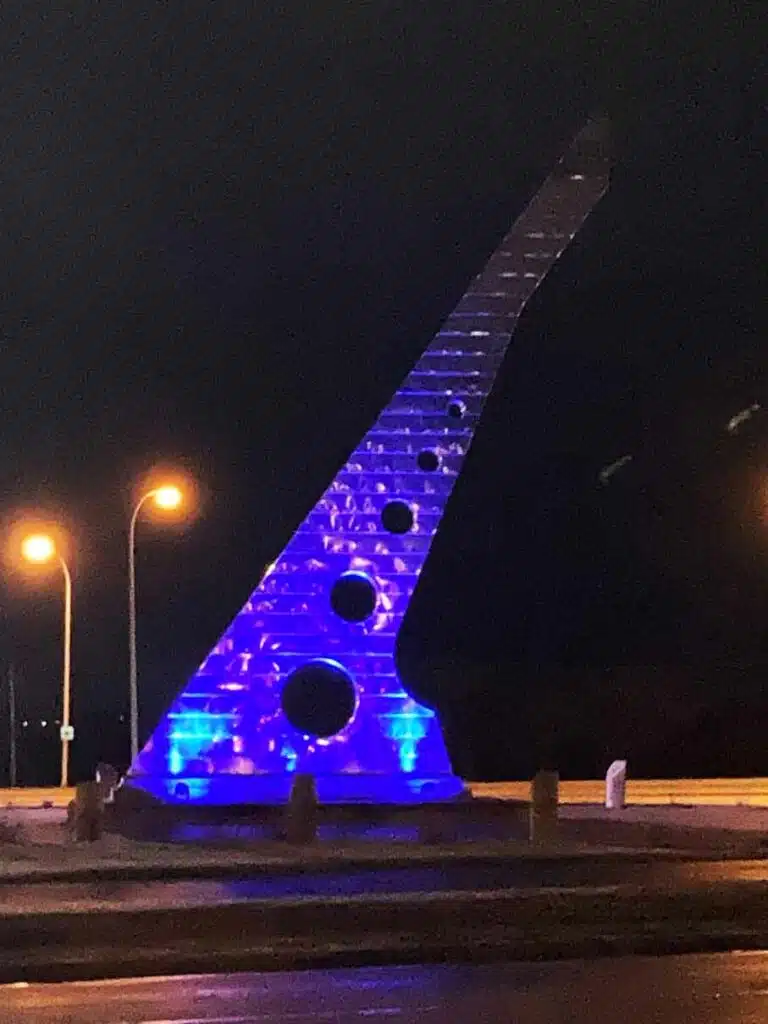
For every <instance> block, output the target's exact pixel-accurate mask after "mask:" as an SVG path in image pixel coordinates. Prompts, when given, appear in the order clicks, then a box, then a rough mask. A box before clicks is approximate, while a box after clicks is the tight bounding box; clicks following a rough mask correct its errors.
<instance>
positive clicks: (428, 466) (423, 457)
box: [416, 448, 440, 473]
mask: <svg viewBox="0 0 768 1024" xmlns="http://www.w3.org/2000/svg"><path fill="white" fill-rule="evenodd" d="M416 464H417V465H418V467H419V469H423V470H424V472H425V473H434V471H435V470H436V469H437V468H438V466H439V465H440V456H439V455H438V454H437V452H433V451H432V450H431V449H430V448H425V449H424V451H423V452H419V454H418V455H417V456H416Z"/></svg>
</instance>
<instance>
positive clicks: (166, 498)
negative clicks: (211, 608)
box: [128, 484, 184, 763]
mask: <svg viewBox="0 0 768 1024" xmlns="http://www.w3.org/2000/svg"><path fill="white" fill-rule="evenodd" d="M183 500H184V496H183V495H182V493H181V490H180V489H179V488H178V487H176V486H174V485H171V484H168V485H166V486H163V487H155V488H153V489H152V490H151V491H147V492H146V494H143V495H142V496H141V498H139V500H138V501H137V502H136V505H135V506H134V509H133V513H132V515H131V521H130V525H129V527H128V675H129V680H128V686H129V691H130V719H131V763H133V762H134V761H135V760H136V758H137V757H138V755H139V680H138V669H137V663H136V524H137V523H138V521H139V513H140V512H141V510H142V509H143V508H144V506H145V505H146V504H147V503H148V502H153V503H154V505H156V506H157V508H159V509H162V510H163V511H167V512H173V511H175V510H176V509H178V508H179V507H180V505H181V503H182V501H183Z"/></svg>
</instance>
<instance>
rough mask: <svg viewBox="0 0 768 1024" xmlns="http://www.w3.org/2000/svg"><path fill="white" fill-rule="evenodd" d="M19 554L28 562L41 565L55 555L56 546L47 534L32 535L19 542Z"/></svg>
mask: <svg viewBox="0 0 768 1024" xmlns="http://www.w3.org/2000/svg"><path fill="white" fill-rule="evenodd" d="M21 554H22V556H23V557H24V558H25V559H26V560H27V561H28V562H34V563H35V564H36V565H42V564H44V563H45V562H50V560H51V559H52V558H53V556H54V555H55V554H56V545H55V544H54V543H53V539H52V538H51V537H49V536H48V535H47V534H45V533H33V534H30V536H29V537H25V538H24V540H23V541H22V542H21Z"/></svg>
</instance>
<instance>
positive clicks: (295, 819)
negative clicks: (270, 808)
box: [284, 774, 318, 846]
mask: <svg viewBox="0 0 768 1024" xmlns="http://www.w3.org/2000/svg"><path fill="white" fill-rule="evenodd" d="M317 807H318V804H317V787H316V786H315V778H314V776H313V775H304V774H300V775H295V776H294V779H293V783H292V785H291V795H290V797H289V798H288V803H287V804H286V808H285V829H284V835H285V839H286V842H289V843H293V844H295V845H296V846H307V845H308V844H309V843H313V842H314V841H315V839H317V818H318V814H317Z"/></svg>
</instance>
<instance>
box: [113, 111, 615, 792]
mask: <svg viewBox="0 0 768 1024" xmlns="http://www.w3.org/2000/svg"><path fill="white" fill-rule="evenodd" d="M603 133H604V128H603V125H602V124H601V122H599V121H591V122H590V123H589V124H588V125H587V127H586V128H585V129H584V130H583V131H582V132H581V133H580V134H579V135H578V136H577V138H576V140H575V141H574V143H573V145H572V146H571V148H570V149H569V150H568V152H567V153H566V155H565V157H564V158H563V160H562V161H561V162H560V163H559V164H558V166H557V167H556V169H555V170H554V172H553V173H552V175H551V176H550V177H549V178H548V179H547V180H546V181H545V182H544V184H543V185H542V187H541V188H540V189H539V191H538V192H537V194H536V195H535V196H534V198H533V200H532V201H531V203H530V204H529V205H528V207H527V208H526V209H525V211H524V212H523V213H522V215H521V216H520V217H519V219H518V220H517V221H516V222H515V224H514V226H513V227H512V229H511V230H510V232H509V233H508V234H507V236H506V237H505V238H504V240H503V241H502V243H501V245H500V247H499V248H498V249H497V251H496V252H495V253H494V254H493V256H492V257H491V259H490V260H489V262H488V264H487V265H486V267H485V269H484V270H483V272H482V273H481V274H480V275H479V276H478V277H477V278H475V280H474V281H473V282H472V283H471V285H470V287H469V289H468V291H467V292H466V294H465V295H464V297H463V298H462V299H461V301H460V302H459V304H458V306H457V307H456V308H455V310H454V311H453V312H452V313H451V315H450V316H449V317H448V319H447V320H446V322H445V323H444V325H443V327H442V328H441V330H440V331H439V332H438V333H437V335H436V336H435V338H434V339H433V340H432V341H431V343H430V344H429V346H428V348H427V349H426V351H425V352H424V354H423V355H422V357H421V359H420V360H419V362H418V363H417V364H416V366H415V368H414V369H413V370H412V371H411V373H410V374H409V375H408V377H407V378H406V380H405V381H404V383H403V385H402V387H401V388H400V389H399V390H398V391H397V393H396V394H395V396H394V398H393V399H392V401H391V402H390V404H389V405H388V406H387V407H386V408H385V409H384V411H383V412H382V413H381V415H380V416H379V418H378V420H377V421H376V423H375V425H374V426H373V427H372V429H371V430H370V431H369V432H368V433H367V434H366V435H365V437H364V438H363V440H362V442H361V443H360V445H359V446H358V447H357V448H356V449H355V451H354V452H353V454H352V455H351V456H350V457H349V460H348V461H347V463H346V464H345V465H344V467H343V468H342V469H341V471H340V472H339V474H338V475H337V476H336V478H335V479H334V480H333V481H332V483H331V485H330V486H329V488H328V490H327V491H326V492H325V494H323V496H322V497H321V498H320V500H319V501H318V502H317V504H316V505H315V506H314V508H313V509H312V510H311V512H310V513H309V515H308V516H307V518H306V519H305V520H304V522H303V523H302V525H301V526H300V527H299V528H298V530H297V531H296V533H295V534H294V536H293V537H292V539H291V540H290V541H289V543H288V546H287V547H286V548H285V550H284V551H283V552H282V554H281V555H280V557H279V558H278V560H277V561H276V562H275V563H274V564H273V565H271V566H270V567H269V569H268V570H267V572H266V573H265V575H264V577H263V579H262V580H261V582H260V583H259V585H258V586H257V588H256V590H255V591H254V592H253V593H252V594H251V596H250V598H249V599H248V601H247V603H246V605H245V607H244V608H243V609H242V611H241V612H240V613H239V614H238V615H237V616H236V617H235V619H234V621H233V622H232V624H231V625H230V626H229V628H228V629H227V631H226V633H224V635H223V636H222V638H221V639H220V640H219V642H218V643H217V645H216V646H215V648H214V649H213V651H211V653H210V654H209V655H208V657H207V658H206V659H205V661H204V662H203V663H202V665H201V666H200V668H199V670H198V671H197V672H196V674H195V675H194V676H193V677H192V679H191V681H190V682H189V683H188V684H187V686H186V687H185V689H184V691H183V693H182V694H181V695H180V696H179V697H178V699H177V700H176V701H175V703H174V704H173V706H172V707H171V709H170V710H169V711H168V713H167V714H166V715H165V716H164V717H163V719H162V720H161V722H160V724H159V725H158V727H157V728H156V730H155V732H154V734H153V736H152V737H151V739H150V741H149V743H148V744H147V746H146V747H145V748H144V750H143V751H142V752H141V754H140V755H139V757H138V759H137V760H136V761H135V763H134V764H133V765H132V766H131V770H130V773H129V778H128V783H129V785H131V786H134V787H138V788H141V789H143V790H145V791H147V792H149V793H151V794H153V795H154V796H156V797H160V798H161V799H163V800H170V801H173V802H177V801H182V800H184V801H190V802H193V803H206V804H243V803H268V804H271V803H281V802H283V801H285V800H286V799H287V796H288V794H289V791H290V787H291V781H292V778H293V776H294V774H295V773H296V772H297V771H301V772H308V773H311V774H313V775H314V776H315V778H316V782H317V790H318V795H319V798H320V800H321V801H323V802H354V801H375V802H381V803H404V802H414V801H425V800H446V799H451V798H453V797H455V796H457V795H458V794H459V793H461V791H462V789H463V786H462V782H461V780H460V779H458V778H457V777H456V776H455V775H454V774H453V773H452V771H451V765H450V762H449V760H448V756H447V753H446V748H445V744H444V741H443V737H442V733H441V730H440V723H439V721H438V719H437V717H436V715H435V712H434V711H432V710H429V709H428V708H426V707H424V706H422V705H420V704H418V703H417V702H416V701H414V700H413V699H412V698H411V697H410V696H409V694H408V693H406V692H405V690H404V689H403V686H402V683H401V682H400V680H399V679H398V675H397V669H396V665H395V643H396V638H397V633H398V630H399V628H400V625H401V623H402V621H403V617H404V615H405V613H406V610H407V608H408V604H409V602H410V600H411V597H412V595H413V592H414V589H415V587H416V584H417V582H418V579H419V574H420V573H421V571H422V569H423V566H424V562H425V560H426V558H427V555H428V553H429V549H430V545H431V544H432V541H433V539H434V537H435V534H436V532H437V529H438V527H439V525H440V521H441V518H442V516H443V513H444V511H445V507H446V503H447V501H448V498H449V496H450V494H451V491H452V489H453V486H454V484H455V482H456V478H457V476H458V474H459V472H460V470H461V467H462V464H463V462H464V459H465V457H466V454H467V451H468V449H469V446H470V443H471V441H472V437H473V435H474V432H475V429H476V427H477V424H478V420H479V418H480V413H481V411H482V408H483V404H484V402H485V400H486V398H487V396H488V393H489V391H490V389H491V386H492V385H493V381H494V377H495V375H496V372H497V370H498V368H499V366H500V364H501V361H502V359H503V358H504V353H505V352H506V349H507V346H508V345H509V341H510V338H511V336H512V333H513V331H514V329H515V326H516V323H517V320H518V317H519V316H520V313H521V312H522V310H523V307H524V306H525V303H526V301H527V300H528V299H529V298H530V296H531V295H532V294H533V292H534V291H535V290H536V288H537V287H538V285H539V284H540V283H541V281H542V280H543V278H544V277H545V275H546V274H547V272H548V271H549V269H550V268H551V267H552V266H553V265H554V263H555V261H556V260H557V258H558V257H559V256H560V254H561V253H562V252H563V250H564V249H565V248H566V247H567V246H568V244H569V243H570V241H571V239H572V238H573V237H574V236H575V234H576V232H577V231H578V229H579V228H580V226H581V224H582V223H583V221H584V220H585V218H586V217H587V216H588V214H589V213H590V211H591V210H592V209H593V207H594V206H595V204H596V203H597V202H598V200H599V199H600V197H601V196H602V195H603V193H604V191H605V189H606V188H607V185H608V160H607V155H606V152H605V140H604V137H603Z"/></svg>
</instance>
